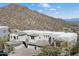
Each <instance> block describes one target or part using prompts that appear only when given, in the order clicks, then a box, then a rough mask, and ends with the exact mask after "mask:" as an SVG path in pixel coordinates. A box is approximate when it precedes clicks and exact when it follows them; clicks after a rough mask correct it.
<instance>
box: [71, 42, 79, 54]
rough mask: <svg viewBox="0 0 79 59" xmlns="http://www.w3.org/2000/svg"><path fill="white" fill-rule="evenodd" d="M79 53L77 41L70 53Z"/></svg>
mask: <svg viewBox="0 0 79 59" xmlns="http://www.w3.org/2000/svg"><path fill="white" fill-rule="evenodd" d="M77 53H79V41H78V42H77V43H76V45H75V46H73V48H72V49H71V51H70V55H75V54H77Z"/></svg>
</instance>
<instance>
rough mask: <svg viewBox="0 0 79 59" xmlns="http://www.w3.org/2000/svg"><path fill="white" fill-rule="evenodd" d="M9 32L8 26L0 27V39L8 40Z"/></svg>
mask: <svg viewBox="0 0 79 59" xmlns="http://www.w3.org/2000/svg"><path fill="white" fill-rule="evenodd" d="M9 31H10V29H9V27H8V26H0V38H5V39H8V38H9V34H10V32H9Z"/></svg>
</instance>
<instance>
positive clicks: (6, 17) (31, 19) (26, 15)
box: [0, 4, 64, 31]
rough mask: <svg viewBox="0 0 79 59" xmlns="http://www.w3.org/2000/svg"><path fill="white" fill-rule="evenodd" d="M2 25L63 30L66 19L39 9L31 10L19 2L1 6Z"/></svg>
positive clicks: (0, 22)
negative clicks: (38, 10) (54, 16)
mask: <svg viewBox="0 0 79 59" xmlns="http://www.w3.org/2000/svg"><path fill="white" fill-rule="evenodd" d="M0 25H7V26H9V27H10V28H17V29H21V30H24V29H31V30H32V29H35V30H36V29H38V30H57V31H58V30H62V28H63V27H64V21H63V20H62V19H56V18H53V17H50V16H47V15H44V14H41V13H39V12H37V11H33V10H30V9H29V8H27V7H24V6H21V5H19V4H9V5H8V6H6V7H2V8H0Z"/></svg>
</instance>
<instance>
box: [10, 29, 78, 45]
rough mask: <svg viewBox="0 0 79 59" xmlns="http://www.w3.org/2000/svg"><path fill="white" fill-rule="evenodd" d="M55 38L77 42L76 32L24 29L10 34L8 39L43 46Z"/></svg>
mask: <svg viewBox="0 0 79 59" xmlns="http://www.w3.org/2000/svg"><path fill="white" fill-rule="evenodd" d="M56 40H58V41H66V42H71V43H73V44H75V43H76V42H77V33H71V32H52V31H39V30H24V31H20V32H18V33H11V34H10V41H17V42H19V41H20V42H21V41H25V42H26V43H28V44H29V45H38V46H43V45H46V44H52V43H53V42H54V41H56Z"/></svg>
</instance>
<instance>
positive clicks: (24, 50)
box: [9, 44, 37, 56]
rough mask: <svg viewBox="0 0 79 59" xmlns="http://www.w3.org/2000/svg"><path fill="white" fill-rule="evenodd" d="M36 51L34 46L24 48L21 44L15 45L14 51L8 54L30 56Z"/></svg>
mask: <svg viewBox="0 0 79 59" xmlns="http://www.w3.org/2000/svg"><path fill="white" fill-rule="evenodd" d="M36 54H37V51H36V50H34V48H26V47H25V46H24V45H23V44H22V45H20V46H17V47H15V51H14V53H10V54H9V56H32V55H36Z"/></svg>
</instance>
